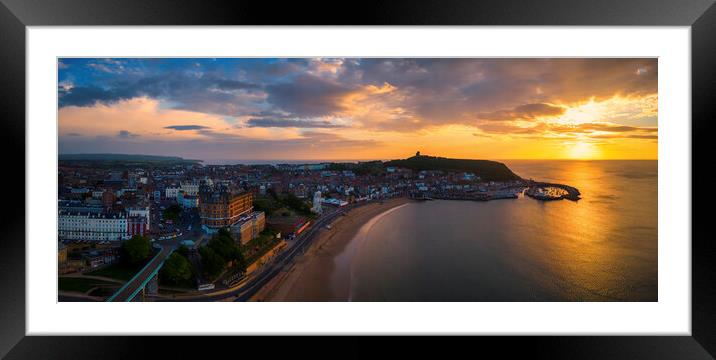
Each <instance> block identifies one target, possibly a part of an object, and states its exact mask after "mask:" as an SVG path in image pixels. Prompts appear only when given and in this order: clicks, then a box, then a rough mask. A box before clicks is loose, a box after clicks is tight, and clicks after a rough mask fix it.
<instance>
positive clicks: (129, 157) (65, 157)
mask: <svg viewBox="0 0 716 360" xmlns="http://www.w3.org/2000/svg"><path fill="white" fill-rule="evenodd" d="M59 161H93V162H94V161H100V162H155V163H156V162H169V163H197V162H200V161H201V160H190V159H184V158H181V157H179V156H159V155H140V154H60V155H59Z"/></svg>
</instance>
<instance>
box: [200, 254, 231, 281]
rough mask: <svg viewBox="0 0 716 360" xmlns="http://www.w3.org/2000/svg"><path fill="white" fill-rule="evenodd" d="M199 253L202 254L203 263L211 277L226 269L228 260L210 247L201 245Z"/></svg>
mask: <svg viewBox="0 0 716 360" xmlns="http://www.w3.org/2000/svg"><path fill="white" fill-rule="evenodd" d="M199 255H201V265H202V266H203V267H204V271H205V272H206V273H207V274H209V277H212V278H214V277H216V276H218V275H219V274H221V272H222V271H223V270H224V267H225V266H226V261H224V259H222V258H221V256H219V255H218V254H217V253H216V252H215V251H214V250H212V249H211V248H210V247H208V246H203V247H201V248H200V249H199Z"/></svg>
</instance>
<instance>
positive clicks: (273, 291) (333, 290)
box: [252, 198, 411, 301]
mask: <svg viewBox="0 0 716 360" xmlns="http://www.w3.org/2000/svg"><path fill="white" fill-rule="evenodd" d="M409 201H411V200H408V199H405V198H399V199H391V200H387V201H385V202H384V203H383V204H379V203H374V204H369V205H365V206H361V207H359V208H356V209H353V210H351V211H350V212H348V214H347V215H346V216H343V217H340V218H339V219H338V220H336V221H334V222H333V224H331V229H330V230H328V229H323V230H321V232H320V234H319V235H318V238H317V239H316V240H314V243H313V244H312V245H311V246H310V248H309V249H308V250H307V251H306V253H305V254H303V255H301V256H298V257H297V258H296V259H295V261H294V263H293V265H292V266H289V267H287V268H286V269H284V271H282V272H281V273H280V274H279V275H277V276H276V277H274V279H272V280H271V282H269V283H268V284H267V285H266V286H264V288H263V289H261V291H259V292H258V293H257V294H256V295H255V296H254V297H253V298H252V301H347V300H349V295H350V270H349V269H348V267H349V264H350V257H352V255H353V252H354V250H355V249H352V248H349V245H350V244H351V240H352V239H353V238H354V237H355V235H356V234H357V233H358V231H359V230H360V229H361V227H362V226H363V225H364V224H366V223H367V222H368V221H370V220H371V219H372V218H374V217H376V216H377V215H379V214H381V213H383V212H385V211H388V210H390V209H392V208H395V207H397V206H400V205H403V204H405V203H407V202H409ZM353 247H355V245H353ZM339 258H340V259H339Z"/></svg>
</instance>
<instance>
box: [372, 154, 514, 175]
mask: <svg viewBox="0 0 716 360" xmlns="http://www.w3.org/2000/svg"><path fill="white" fill-rule="evenodd" d="M385 166H395V167H402V168H408V169H411V170H415V171H422V170H440V171H445V172H470V173H474V174H475V175H477V176H479V177H480V178H482V180H485V181H509V180H519V179H521V178H520V177H519V176H517V174H515V173H513V172H512V170H510V168H508V167H507V165H505V164H503V163H501V162H497V161H491V160H469V159H450V158H444V157H436V156H426V155H416V156H412V157H409V158H407V159H402V160H390V161H388V162H386V163H385Z"/></svg>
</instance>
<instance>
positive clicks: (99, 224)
mask: <svg viewBox="0 0 716 360" xmlns="http://www.w3.org/2000/svg"><path fill="white" fill-rule="evenodd" d="M58 236H59V237H60V238H61V239H63V240H65V239H67V240H92V241H110V240H123V239H126V238H127V216H126V214H123V213H114V214H112V213H100V214H96V213H91V212H70V211H66V210H60V211H59V216H58Z"/></svg>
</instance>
